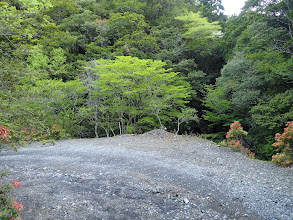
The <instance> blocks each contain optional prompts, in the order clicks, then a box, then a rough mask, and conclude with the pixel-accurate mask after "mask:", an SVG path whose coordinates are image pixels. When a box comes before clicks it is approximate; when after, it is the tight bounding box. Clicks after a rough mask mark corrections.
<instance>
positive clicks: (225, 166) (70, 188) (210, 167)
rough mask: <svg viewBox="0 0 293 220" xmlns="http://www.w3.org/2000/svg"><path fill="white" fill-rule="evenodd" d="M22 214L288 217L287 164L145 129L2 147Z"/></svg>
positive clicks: (291, 191) (292, 215)
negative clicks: (48, 143)
mask: <svg viewBox="0 0 293 220" xmlns="http://www.w3.org/2000/svg"><path fill="white" fill-rule="evenodd" d="M0 167H1V170H6V171H7V170H8V171H10V173H11V175H10V176H9V177H8V178H9V179H8V180H7V181H10V180H13V179H18V180H20V181H21V182H22V188H20V189H18V190H17V195H16V200H17V201H18V202H21V203H23V205H24V210H23V212H22V219H23V220H33V219H38V220H39V219H46V220H48V219H54V220H56V219H70V220H75V219H76V220H80V219H253V220H255V219H284V220H286V219H288V220H289V219H290V220H291V219H293V169H292V168H287V169H283V168H280V167H277V166H275V165H274V164H271V163H268V162H263V161H258V160H252V159H248V158H246V157H245V156H243V155H241V154H239V153H235V152H232V151H230V150H228V149H226V148H222V147H217V146H215V145H214V144H213V143H211V142H209V141H205V140H203V139H199V138H195V137H184V136H183V137H179V136H177V137H176V136H174V135H173V134H170V133H167V132H163V131H154V132H150V133H147V134H144V135H139V136H132V135H125V136H120V137H114V138H101V139H79V140H67V141H60V142H57V144H56V145H54V146H42V145H41V144H33V145H30V146H29V147H27V148H22V149H20V150H19V151H18V152H13V151H5V152H2V156H1V157H0Z"/></svg>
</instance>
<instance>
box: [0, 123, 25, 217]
mask: <svg viewBox="0 0 293 220" xmlns="http://www.w3.org/2000/svg"><path fill="white" fill-rule="evenodd" d="M9 134H11V132H10V130H9V129H8V128H7V127H5V126H2V125H0V140H1V141H6V142H9V139H8V135H9ZM5 175H7V174H6V173H1V172H0V219H3V220H12V219H14V220H21V219H20V217H19V216H20V212H21V210H22V209H23V205H22V204H21V203H19V202H16V201H13V199H12V197H11V195H10V194H11V192H12V191H13V190H14V189H15V188H16V187H21V183H20V182H19V181H17V180H14V181H12V183H11V184H4V183H3V182H2V177H3V176H5Z"/></svg>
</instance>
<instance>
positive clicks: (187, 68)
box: [0, 0, 293, 160]
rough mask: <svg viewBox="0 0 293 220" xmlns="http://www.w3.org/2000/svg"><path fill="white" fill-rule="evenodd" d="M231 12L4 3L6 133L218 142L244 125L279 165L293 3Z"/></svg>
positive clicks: (101, 3) (291, 61) (254, 147)
mask: <svg viewBox="0 0 293 220" xmlns="http://www.w3.org/2000/svg"><path fill="white" fill-rule="evenodd" d="M223 10H224V8H223V6H222V4H221V0H198V1H194V0H124V1H119V0H4V1H2V2H0V20H1V22H0V53H1V56H0V66H1V68H0V87H1V88H0V100H1V102H0V109H1V111H0V125H2V126H3V127H4V126H5V128H7V129H9V130H10V131H11V133H10V136H9V139H10V140H11V141H12V142H16V143H17V142H22V141H31V140H51V139H55V140H56V139H65V138H89V137H106V136H114V135H119V134H125V133H143V132H146V131H149V130H152V129H156V128H166V129H167V130H168V131H173V132H177V133H180V134H182V133H198V134H203V135H205V136H207V137H209V138H212V139H213V140H214V141H221V140H223V139H224V138H225V135H226V133H227V131H228V130H229V126H230V124H231V123H232V122H234V121H239V122H240V123H241V125H242V126H243V129H244V130H245V131H247V132H248V134H247V136H246V137H245V140H243V144H244V145H245V146H246V147H247V148H248V149H250V150H251V151H252V152H254V153H255V154H256V156H257V157H258V158H260V159H266V160H270V159H271V158H272V155H274V154H276V153H277V152H279V153H282V149H281V150H280V149H278V148H276V147H274V146H272V144H273V143H274V142H275V134H276V133H283V132H284V128H285V127H286V124H287V122H288V121H293V87H292V83H293V57H292V53H293V31H292V28H293V3H292V1H291V0H248V1H246V4H245V6H244V8H243V9H242V12H241V14H239V15H238V16H232V17H227V16H226V15H224V14H223ZM287 125H288V124H287ZM290 126H291V124H290ZM292 130H293V128H292ZM292 133H293V132H292ZM287 139H288V138H287ZM289 139H290V138H289ZM290 140H291V142H290V141H289V142H290V144H289V145H288V146H289V148H290V147H291V148H292V140H293V138H292V137H291V139H290ZM289 142H288V143H289ZM289 148H287V155H289V154H291V156H292V149H291V150H290V149H289ZM288 149H289V150H288ZM278 150H279V151H278Z"/></svg>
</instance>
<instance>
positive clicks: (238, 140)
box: [222, 121, 255, 159]
mask: <svg viewBox="0 0 293 220" xmlns="http://www.w3.org/2000/svg"><path fill="white" fill-rule="evenodd" d="M247 134H248V133H247V131H244V130H243V128H242V126H241V124H240V122H239V121H234V122H233V123H232V124H231V125H230V130H229V131H228V132H227V135H226V139H227V140H226V141H224V142H222V143H223V144H224V145H226V146H227V147H229V148H230V149H232V150H236V151H242V150H244V151H245V154H246V156H247V157H249V158H253V159H254V158H255V153H253V152H251V151H250V150H249V149H248V148H245V147H243V142H244V137H245V136H247Z"/></svg>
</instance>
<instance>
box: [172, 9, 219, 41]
mask: <svg viewBox="0 0 293 220" xmlns="http://www.w3.org/2000/svg"><path fill="white" fill-rule="evenodd" d="M176 19H178V20H180V21H184V22H186V23H187V24H186V25H185V27H186V29H187V31H186V32H185V33H184V34H183V36H184V37H186V38H191V39H196V38H214V37H215V36H217V35H219V34H220V30H221V26H220V25H218V22H208V19H207V18H206V17H202V16H201V15H200V14H199V13H193V12H189V13H188V14H186V15H182V16H178V17H176Z"/></svg>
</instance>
